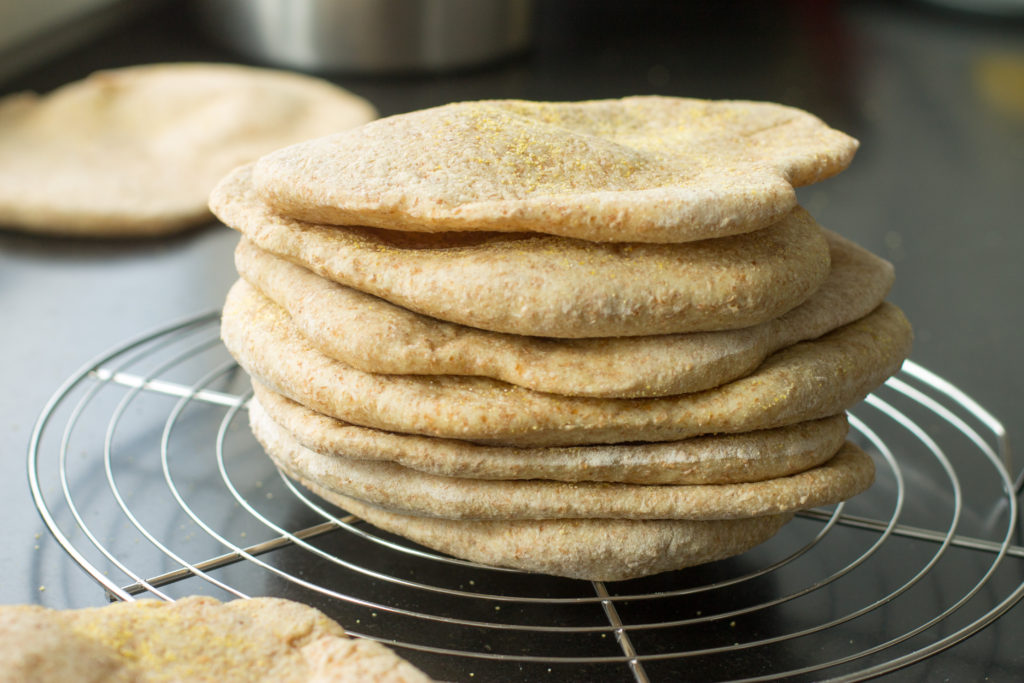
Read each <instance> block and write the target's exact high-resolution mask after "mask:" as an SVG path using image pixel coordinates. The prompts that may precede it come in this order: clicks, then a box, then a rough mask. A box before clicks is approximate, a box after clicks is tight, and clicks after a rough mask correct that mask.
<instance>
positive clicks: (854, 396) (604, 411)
mask: <svg viewBox="0 0 1024 683" xmlns="http://www.w3.org/2000/svg"><path fill="white" fill-rule="evenodd" d="M221 336H222V338H223V340H224V342H225V345H226V346H227V349H228V351H229V352H230V353H231V355H233V356H234V357H235V359H236V360H238V362H239V363H240V364H241V366H242V367H243V368H244V369H245V370H246V371H247V372H248V373H249V374H250V375H251V376H253V377H255V378H257V379H258V380H260V381H261V382H263V383H264V384H267V385H268V386H270V387H271V388H272V389H274V390H275V391H277V392H278V393H280V394H284V395H285V396H287V397H288V398H290V399H292V400H294V401H297V402H298V403H301V404H303V405H305V406H307V407H309V408H311V409H313V410H315V411H317V412H319V413H323V414H325V415H330V416H332V417H336V418H338V419H339V420H342V421H345V422H350V423H353V424H358V425H362V426H366V427H375V428H377V429H384V430H389V431H396V432H403V433H406V434H423V435H428V436H440V437H446V438H455V439H464V440H467V441H477V442H480V443H493V444H506V445H520V446H527V445H529V446H567V445H583V444H596V443H621V442H627V441H676V440H680V439H686V438H689V437H692V436H699V435H702V434H712V433H737V432H749V431H755V430H758V429H770V428H773V427H781V426H784V425H788V424H794V423H796V422H804V421H808V420H815V419H819V418H823V417H828V416H831V415H836V414H838V413H841V412H843V411H844V410H845V409H846V408H848V407H850V406H851V405H853V404H854V403H856V402H857V401H859V400H860V399H861V398H863V397H864V396H865V395H867V393H868V392H869V391H870V390H871V389H873V388H875V387H876V386H878V385H879V384H881V383H882V382H883V381H885V379H886V378H888V377H889V376H890V375H892V374H893V373H895V372H896V371H897V370H898V369H899V367H900V365H901V364H902V363H903V359H904V358H906V356H907V354H908V353H909V351H910V345H911V339H912V334H911V330H910V325H909V323H908V322H907V320H906V318H905V317H904V316H903V314H902V313H901V312H900V310H899V309H898V308H896V307H895V306H893V305H891V304H888V303H883V304H882V305H881V306H880V307H879V308H878V309H876V310H875V311H874V312H873V313H871V314H869V315H868V316H866V317H865V318H862V319H860V320H858V321H856V322H854V323H851V324H849V325H846V326H844V327H841V328H839V329H838V330H836V331H834V332H831V333H829V334H827V335H825V336H824V337H821V338H819V339H817V340H814V341H810V342H801V343H799V344H795V345H793V346H791V347H788V348H786V349H783V350H781V351H777V352H776V353H775V354H773V355H771V356H769V357H768V359H767V360H766V361H765V362H764V363H763V364H762V365H761V366H760V367H759V368H758V369H757V370H756V371H755V372H753V373H752V374H750V375H748V376H747V377H744V378H742V379H738V380H735V381H733V382H730V383H729V384H725V385H722V386H721V387H717V388H715V389H709V390H707V391H703V392H698V393H695V394H683V395H681V396H669V397H663V398H650V399H616V398H581V397H566V396H558V395H555V394H545V393H540V392H536V391H531V390H529V389H523V388H522V387H516V386H513V385H510V384H505V383H503V382H499V381H497V380H492V379H488V378H482V377H452V376H423V375H374V374H369V373H365V372H361V371H359V370H356V369H354V368H352V367H350V366H348V365H345V364H344V363H342V362H340V361H337V360H333V359H331V358H328V357H327V356H325V355H323V354H322V353H320V352H319V351H317V350H316V349H314V348H313V347H312V346H311V345H310V344H309V342H308V341H307V340H306V339H305V337H303V336H302V335H301V333H299V332H298V330H297V329H296V328H295V326H294V325H293V324H292V322H291V321H290V320H289V318H288V315H287V313H285V312H284V310H283V309H281V308H280V307H279V306H278V305H277V304H275V303H273V302H272V301H270V300H269V299H267V298H266V297H264V296H263V295H262V294H260V293H259V292H258V291H257V290H255V289H253V288H252V287H251V286H250V285H248V284H247V283H245V282H244V281H239V282H237V283H236V284H235V285H234V286H233V287H232V289H231V291H230V292H229V293H228V297H227V301H226V302H225V306H224V313H223V318H222V324H221Z"/></svg>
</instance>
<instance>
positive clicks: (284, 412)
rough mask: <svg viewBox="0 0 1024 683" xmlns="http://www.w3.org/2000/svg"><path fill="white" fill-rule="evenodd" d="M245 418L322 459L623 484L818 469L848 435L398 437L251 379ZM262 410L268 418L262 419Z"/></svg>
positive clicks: (842, 422)
mask: <svg viewBox="0 0 1024 683" xmlns="http://www.w3.org/2000/svg"><path fill="white" fill-rule="evenodd" d="M253 390H254V392H255V397H254V399H253V401H252V402H250V404H249V411H250V413H251V419H253V420H261V419H270V420H273V421H274V422H276V423H277V424H279V425H280V426H281V427H282V428H283V429H285V430H286V431H287V432H288V433H289V434H291V435H292V436H293V437H294V438H295V440H296V441H298V442H299V443H300V444H302V445H303V446H305V447H306V448H309V449H310V450H313V451H316V452H317V453H320V454H321V455H323V456H326V457H339V458H349V459H355V460H379V461H390V462H394V463H397V464H399V465H402V466H404V467H408V468H410V469H414V470H419V471H422V472H427V473H429V474H435V475H440V476H446V477H468V478H471V479H552V480H558V481H569V482H575V481H608V482H621V483H629V484H732V483H738V482H749V481H762V480H765V479H772V478H775V477H782V476H785V475H788V474H794V473H796V472H802V471H803V470H806V469H810V468H811V467H815V466H816V465H820V464H821V463H823V462H824V461H826V460H828V459H829V458H830V457H832V454H834V453H835V452H836V451H838V450H839V447H840V446H842V444H843V441H844V440H845V439H846V433H847V431H848V425H847V422H846V417H845V416H844V415H835V416H833V417H829V418H825V419H822V420H814V421H813V422H801V423H798V424H795V425H791V426H788V427H780V428H778V429H770V430H763V431H758V432H747V433H744V434H721V435H716V436H707V437H694V438H692V439H687V440H685V441H668V442H664V443H637V444H616V445H605V446H571V447H563V448H558V447H554V448H516V447H512V446H481V445H478V444H474V443H470V442H468V441H457V440H455V439H438V438H434V437H428V436H415V435H412V434H398V433H395V432H385V431H381V430H379V429H368V428H366V427H358V426H356V425H351V424H347V423H345V422H341V421H340V420H336V419H334V418H332V417H328V416H326V415H321V414H320V413H317V412H315V411H312V410H310V409H309V408H306V407H304V406H302V405H299V404H298V403H295V402H294V401H291V400H289V399H287V398H285V397H284V396H281V395H280V394H277V393H274V392H273V391H271V390H270V389H268V388H266V387H264V386H263V385H262V384H260V383H259V382H258V381H255V380H254V381H253ZM263 413H266V418H264V417H263Z"/></svg>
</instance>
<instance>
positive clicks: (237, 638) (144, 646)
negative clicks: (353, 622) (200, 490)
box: [0, 596, 430, 683]
mask: <svg viewBox="0 0 1024 683" xmlns="http://www.w3.org/2000/svg"><path fill="white" fill-rule="evenodd" d="M0 634H2V637H0V679H2V680H4V681H12V682H13V681H36V682H38V683H66V682H67V681H97V682H98V681H114V682H122V681H123V682H124V683H128V682H131V681H182V682H184V681H253V682H256V681H267V682H268V683H269V682H271V681H273V682H274V683H278V682H281V683H299V682H300V681H310V682H312V681H340V680H346V681H348V680H361V681H362V680H373V681H381V682H382V683H427V682H429V680H430V679H429V678H428V677H427V676H426V675H424V674H423V673H422V672H421V671H419V670H418V669H416V668H415V667H413V666H412V665H411V664H409V663H408V662H406V661H404V660H403V659H401V658H400V657H399V656H398V655H396V654H395V653H394V652H392V651H391V650H389V649H388V648H386V647H384V646H383V645H381V644H379V643H376V642H374V641H370V640H364V639H353V638H349V637H347V636H346V635H345V632H344V630H342V628H341V626H339V625H338V624H337V623H335V622H334V621H332V620H331V619H329V618H327V617H326V616H325V615H324V614H322V613H321V612H319V611H318V610H316V609H313V608H312V607H307V606H306V605H302V604H299V603H297V602H291V601H289V600H282V599H278V598H252V599H248V600H234V601H232V602H227V603H220V602H218V601H217V600H215V599H214V598H210V597H205V596H204V597H200V596H195V597H187V598H182V599H181V600H178V601H176V602H158V601H155V600H140V601H137V602H120V603H115V604H112V605H108V606H106V607H96V608H89V609H80V610H62V611H58V610H50V609H46V608H43V607H38V606H35V605H14V606H2V607H0Z"/></svg>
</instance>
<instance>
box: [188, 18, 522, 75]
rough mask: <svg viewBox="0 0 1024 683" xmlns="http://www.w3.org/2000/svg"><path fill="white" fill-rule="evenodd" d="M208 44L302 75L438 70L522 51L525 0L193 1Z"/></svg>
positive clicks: (472, 63) (469, 64) (478, 62)
mask: <svg viewBox="0 0 1024 683" xmlns="http://www.w3.org/2000/svg"><path fill="white" fill-rule="evenodd" d="M196 5H197V8H198V10H199V14H200V17H201V20H202V21H203V23H204V25H205V27H206V28H207V29H208V30H209V31H210V33H211V35H212V36H214V38H215V39H217V40H218V41H220V42H222V43H223V44H225V45H227V46H228V47H230V48H232V49H234V50H236V51H238V52H239V53H241V54H243V55H245V56H247V57H250V58H252V59H256V60H259V61H261V62H264V63H269V64H273V65H277V66H285V67H291V68H296V69H302V70H307V71H347V72H362V73H382V72H401V71H438V70H446V69H453V68H458V67H465V66H471V65H475V64H481V63H484V62H487V61H490V60H493V59H497V58H499V57H502V56H505V55H509V54H512V53H514V52H516V51H519V50H522V49H524V48H525V47H526V46H527V44H528V42H529V38H530V16H531V10H532V0H197V2H196Z"/></svg>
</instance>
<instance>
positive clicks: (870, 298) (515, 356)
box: [235, 232, 893, 398]
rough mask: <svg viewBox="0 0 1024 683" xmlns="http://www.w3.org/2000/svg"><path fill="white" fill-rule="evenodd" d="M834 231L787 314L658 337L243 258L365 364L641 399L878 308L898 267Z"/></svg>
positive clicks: (274, 294)
mask: <svg viewBox="0 0 1024 683" xmlns="http://www.w3.org/2000/svg"><path fill="white" fill-rule="evenodd" d="M825 236H826V238H827V240H828V242H829V247H830V254H831V263H832V268H831V272H830V273H829V276H828V279H827V280H825V282H824V284H822V285H821V287H820V288H819V289H818V290H817V291H816V292H815V293H814V294H813V295H811V298H810V299H808V300H807V301H805V302H804V303H802V304H801V305H799V306H797V307H796V308H794V309H793V310H791V311H789V312H788V313H785V314H783V315H782V316H781V317H779V318H775V319H772V320H769V321H767V322H764V323H762V324H760V325H757V326H755V327H751V328H744V329H742V330H729V331H721V332H695V333H690V334H678V335H657V336H646V337H610V338H600V339H575V340H559V339H550V338H538V337H527V336H522V335H509V334H502V333H497V332H487V331H483V330H478V329H476V328H472V327H465V326H462V325H455V324H452V323H446V322H443V321H440V320H436V319H434V318H428V317H426V316H423V315H419V314H417V313H413V312H411V311H407V310H405V309H403V308H400V307H398V306H395V305H393V304H389V303H388V302H387V301H385V300H383V299H379V298H377V297H374V296H370V295H368V294H363V293H362V292H359V291H357V290H354V289H351V288H349V287H345V286H343V285H339V284H337V283H334V282H331V281H329V280H326V279H324V278H322V277H318V276H317V275H315V274H313V273H311V272H310V271H308V270H306V269H305V268H300V267H299V266H296V265H293V264H291V263H289V262H288V261H285V260H284V259H281V258H278V257H276V256H274V255H272V254H271V253H270V252H267V251H263V250H262V249H260V248H259V247H256V246H255V245H253V244H252V243H251V242H249V241H248V240H246V239H244V238H243V239H242V240H241V241H240V242H239V245H238V249H237V250H236V251H235V265H236V267H237V268H238V272H239V274H240V275H241V276H242V277H243V278H244V279H245V280H246V281H247V282H249V283H250V284H251V285H253V286H254V287H256V288H257V289H259V290H260V291H261V292H262V293H263V294H264V295H265V296H266V297H268V298H269V299H271V300H273V301H274V302H275V303H277V304H278V305H279V306H281V307H282V308H284V309H285V310H286V311H287V312H288V315H289V316H290V317H291V319H292V322H293V323H295V325H296V326H297V327H298V328H299V330H300V331H301V332H302V334H303V336H305V337H306V338H307V339H308V340H309V341H310V343H312V344H313V345H314V346H315V347H316V348H317V349H318V350H319V351H321V352H322V353H324V354H325V355H327V356H330V357H331V358H335V359H337V360H340V361H342V362H344V363H347V364H348V365H351V366H352V367H355V368H357V369H359V370H363V371H364V372H372V373H383V374H399V375H402V374H412V375H423V374H426V375H476V376H482V377H493V378H494V379H499V380H502V381H505V382H509V383H511V384H516V385H518V386H522V387H526V388H528V389H534V390H536V391H545V392H550V393H554V394H561V395H565V396H568V395H574V396H597V397H606V398H616V397H617V398H635V397H646V396H668V395H672V394H684V393H690V392H694V391H701V390H703V389H709V388H711V387H715V386H718V385H720V384H724V383H725V382H728V381H731V380H733V379H736V378H738V377H741V376H743V375H747V374H749V373H750V372H752V371H753V370H754V368H756V367H757V366H758V365H760V363H761V362H762V361H763V360H764V359H765V358H766V357H767V356H768V354H770V353H772V352H774V351H776V350H778V349H781V348H784V347H786V346H790V345H792V344H794V343H796V342H798V341H803V340H805V339H813V338H815V337H819V336H821V335H823V334H825V333H826V332H829V331H831V330H833V329H835V328H837V327H840V326H841V325H845V324H847V323H851V322H853V321H854V320H857V319H858V318H862V317H864V316H865V315H867V314H868V313H870V312H871V311H872V310H874V309H875V308H876V307H877V306H878V305H879V304H880V303H882V301H883V300H884V299H885V295H886V293H887V292H888V291H889V287H890V286H891V285H892V280H893V269H892V266H891V265H890V264H889V263H887V262H886V261H883V260H882V259H880V258H878V257H876V256H874V255H873V254H871V253H870V252H868V251H866V250H864V249H862V248H860V247H858V246H857V245H855V244H853V243H852V242H850V241H848V240H845V239H843V238H842V237H839V236H838V235H836V234H834V233H830V232H826V233H825Z"/></svg>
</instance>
